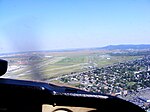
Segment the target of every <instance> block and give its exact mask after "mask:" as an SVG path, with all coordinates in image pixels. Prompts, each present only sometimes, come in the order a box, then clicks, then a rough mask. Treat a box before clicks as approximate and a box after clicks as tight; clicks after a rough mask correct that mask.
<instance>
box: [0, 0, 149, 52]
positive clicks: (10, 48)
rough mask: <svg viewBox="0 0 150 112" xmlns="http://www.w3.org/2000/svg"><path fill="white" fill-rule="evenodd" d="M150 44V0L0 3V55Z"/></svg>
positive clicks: (13, 0)
mask: <svg viewBox="0 0 150 112" xmlns="http://www.w3.org/2000/svg"><path fill="white" fill-rule="evenodd" d="M110 44H111V45H112V44H150V0H0V53H4V52H20V51H32V50H54V49H69V48H89V47H101V46H105V45H110Z"/></svg>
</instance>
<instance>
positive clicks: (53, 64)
mask: <svg viewBox="0 0 150 112" xmlns="http://www.w3.org/2000/svg"><path fill="white" fill-rule="evenodd" d="M40 55H41V54H40ZM44 55H46V56H45V57H44V56H43V55H42V56H43V57H41V58H36V59H37V60H36V59H35V60H34V61H30V62H28V64H26V65H25V66H24V65H23V64H22V65H18V63H16V65H17V66H23V67H22V68H20V69H18V70H14V71H12V72H10V73H11V74H10V73H7V74H6V75H11V76H13V78H19V79H33V80H34V78H35V77H37V78H36V80H37V79H38V78H39V77H41V78H43V79H50V78H53V77H57V76H61V75H64V74H71V73H73V72H83V71H87V70H89V69H90V68H89V67H91V66H92V67H99V68H100V67H105V66H108V65H113V64H115V63H119V62H125V61H128V60H133V59H137V58H139V57H138V56H110V55H108V54H107V52H104V51H82V52H81V51H74V52H55V53H51V52H47V53H45V54H44ZM36 56H39V55H36ZM34 57H35V56H34ZM13 59H14V58H13ZM18 60H23V61H22V62H25V61H26V57H21V59H20V58H15V61H18ZM13 64H15V63H14V61H13Z"/></svg>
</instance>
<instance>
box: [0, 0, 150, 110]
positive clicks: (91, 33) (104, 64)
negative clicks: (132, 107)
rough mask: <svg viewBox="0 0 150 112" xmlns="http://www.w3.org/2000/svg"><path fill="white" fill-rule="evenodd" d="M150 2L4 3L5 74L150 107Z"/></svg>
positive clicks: (0, 7)
mask: <svg viewBox="0 0 150 112" xmlns="http://www.w3.org/2000/svg"><path fill="white" fill-rule="evenodd" d="M149 13H150V1H149V0H124V1H122V0H113V1H112V0H107V1H101V0H0V59H5V60H7V61H8V63H9V65H8V71H7V73H6V74H5V75H4V76H2V77H5V78H11V79H21V80H37V81H45V82H49V83H54V84H57V85H67V86H70V87H75V88H80V89H82V90H85V91H91V92H99V93H104V94H109V95H113V96H117V97H119V98H122V99H125V100H127V101H130V102H132V103H134V104H136V105H139V106H140V107H142V108H144V109H145V110H148V109H149V108H150V95H149V93H150V37H149V36H150V31H149V28H150V14H149Z"/></svg>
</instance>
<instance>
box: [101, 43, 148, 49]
mask: <svg viewBox="0 0 150 112" xmlns="http://www.w3.org/2000/svg"><path fill="white" fill-rule="evenodd" d="M100 49H108V50H113V49H122V50H126V49H150V44H140V45H131V44H130V45H109V46H105V47H101V48H100Z"/></svg>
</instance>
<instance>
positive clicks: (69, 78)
mask: <svg viewBox="0 0 150 112" xmlns="http://www.w3.org/2000/svg"><path fill="white" fill-rule="evenodd" d="M149 52H150V51H149V50H78V51H62V52H49V51H45V52H44V51H40V52H24V53H14V54H5V55H1V56H0V57H1V58H2V59H5V60H7V61H8V62H9V66H8V71H7V73H6V74H5V75H4V76H3V77H7V78H13V79H21V80H40V81H46V82H51V83H56V84H65V85H69V86H72V87H77V88H80V89H82V90H86V91H91V92H99V93H104V94H110V95H115V96H117V97H120V98H123V99H125V100H128V101H131V102H133V103H135V104H137V105H139V106H141V107H142V108H146V109H147V108H149V106H150V104H149V102H148V100H146V99H149V97H147V96H149V95H148V93H150V89H149V88H150V54H149ZM142 91H144V92H142ZM145 91H146V92H145ZM139 94H140V97H139ZM142 99H144V100H145V101H144V100H142ZM145 105H146V106H145Z"/></svg>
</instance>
